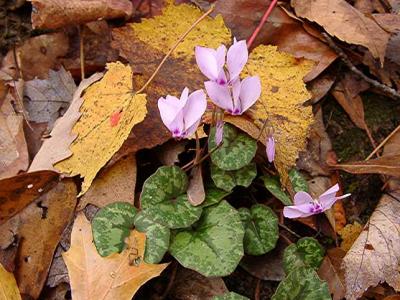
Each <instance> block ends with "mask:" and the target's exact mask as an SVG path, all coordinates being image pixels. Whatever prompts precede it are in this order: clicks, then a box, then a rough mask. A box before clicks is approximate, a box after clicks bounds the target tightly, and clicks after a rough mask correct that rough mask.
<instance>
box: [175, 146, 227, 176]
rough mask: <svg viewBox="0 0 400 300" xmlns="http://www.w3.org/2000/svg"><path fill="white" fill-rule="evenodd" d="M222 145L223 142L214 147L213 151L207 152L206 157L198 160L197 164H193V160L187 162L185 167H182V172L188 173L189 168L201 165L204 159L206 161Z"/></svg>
mask: <svg viewBox="0 0 400 300" xmlns="http://www.w3.org/2000/svg"><path fill="white" fill-rule="evenodd" d="M223 144H224V142H221V144H219V145H218V146H217V147H215V148H214V149H212V150H211V152H208V153H207V154H206V155H204V156H203V157H202V158H201V159H200V160H198V161H197V162H195V160H194V159H193V160H192V161H190V162H188V163H187V164H186V165H184V166H183V167H182V170H184V171H188V170H190V169H191V168H193V167H194V166H197V165H198V164H201V163H202V162H203V161H204V160H205V159H207V158H208V157H209V156H210V155H211V154H213V153H214V152H215V151H217V150H218V149H219V148H221V147H222V145H223Z"/></svg>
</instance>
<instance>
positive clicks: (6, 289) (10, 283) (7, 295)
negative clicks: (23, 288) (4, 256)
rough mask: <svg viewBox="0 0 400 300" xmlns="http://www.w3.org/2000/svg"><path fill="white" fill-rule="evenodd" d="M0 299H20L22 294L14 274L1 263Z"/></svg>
mask: <svg viewBox="0 0 400 300" xmlns="http://www.w3.org/2000/svg"><path fill="white" fill-rule="evenodd" d="M0 299H3V300H20V299H21V295H20V293H19V290H18V286H17V282H16V281H15V278H14V275H13V274H12V273H9V272H7V270H6V269H4V267H3V266H2V265H1V264H0Z"/></svg>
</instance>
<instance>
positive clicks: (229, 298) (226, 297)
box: [212, 292, 249, 300]
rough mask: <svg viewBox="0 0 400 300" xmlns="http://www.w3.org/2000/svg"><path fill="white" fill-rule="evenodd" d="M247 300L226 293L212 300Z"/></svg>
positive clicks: (237, 295)
mask: <svg viewBox="0 0 400 300" xmlns="http://www.w3.org/2000/svg"><path fill="white" fill-rule="evenodd" d="M248 299H249V298H247V297H245V296H242V295H239V294H236V293H234V292H228V293H225V294H223V295H219V296H214V297H213V298H212V300H248Z"/></svg>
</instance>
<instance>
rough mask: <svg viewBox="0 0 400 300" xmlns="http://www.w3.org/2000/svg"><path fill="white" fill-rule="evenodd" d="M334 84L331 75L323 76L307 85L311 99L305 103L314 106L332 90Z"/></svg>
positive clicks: (333, 78)
mask: <svg viewBox="0 0 400 300" xmlns="http://www.w3.org/2000/svg"><path fill="white" fill-rule="evenodd" d="M334 83H335V77H334V76H332V74H324V75H321V76H319V77H318V78H315V79H314V80H312V81H311V82H309V83H308V84H307V88H308V90H309V91H310V93H311V95H312V97H311V99H310V100H309V101H307V103H310V104H315V103H317V102H318V101H319V100H321V99H322V98H323V97H324V96H325V95H326V94H327V93H328V92H329V91H330V89H331V88H332V86H333V84H334Z"/></svg>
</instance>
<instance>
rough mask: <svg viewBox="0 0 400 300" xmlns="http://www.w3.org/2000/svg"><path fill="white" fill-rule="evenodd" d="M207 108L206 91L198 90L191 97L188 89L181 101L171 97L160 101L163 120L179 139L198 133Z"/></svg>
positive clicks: (185, 90)
mask: <svg viewBox="0 0 400 300" xmlns="http://www.w3.org/2000/svg"><path fill="white" fill-rule="evenodd" d="M206 107H207V100H206V95H205V93H204V91H203V90H197V91H195V92H193V93H191V94H190V95H189V89H188V88H187V87H186V88H185V89H184V90H183V91H182V95H181V98H180V99H178V98H176V97H174V96H170V95H167V97H166V98H163V97H161V98H160V99H158V109H159V110H160V115H161V120H162V121H163V123H164V125H165V126H166V127H167V128H168V129H169V131H170V132H171V133H172V136H173V137H174V138H177V139H180V138H186V137H189V136H191V135H192V134H193V133H194V132H195V131H196V129H197V127H198V126H199V123H200V120H201V116H202V115H203V114H204V112H205V111H206Z"/></svg>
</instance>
